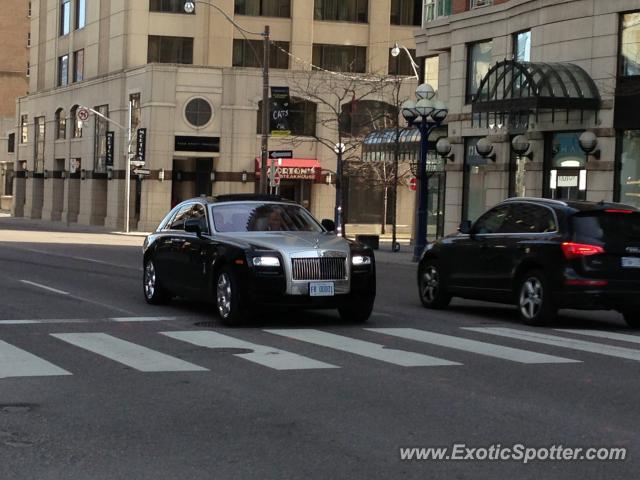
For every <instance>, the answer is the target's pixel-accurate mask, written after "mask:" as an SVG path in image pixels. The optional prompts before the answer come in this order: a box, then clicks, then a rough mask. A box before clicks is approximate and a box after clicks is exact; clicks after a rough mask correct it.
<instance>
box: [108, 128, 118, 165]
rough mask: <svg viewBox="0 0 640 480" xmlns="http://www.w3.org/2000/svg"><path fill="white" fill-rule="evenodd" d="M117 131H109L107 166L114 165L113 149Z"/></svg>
mask: <svg viewBox="0 0 640 480" xmlns="http://www.w3.org/2000/svg"><path fill="white" fill-rule="evenodd" d="M115 135H116V134H115V132H114V131H113V130H109V131H108V132H107V155H106V165H107V167H113V150H114V144H115V138H116V137H115Z"/></svg>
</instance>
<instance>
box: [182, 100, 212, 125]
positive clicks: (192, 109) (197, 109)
mask: <svg viewBox="0 0 640 480" xmlns="http://www.w3.org/2000/svg"><path fill="white" fill-rule="evenodd" d="M184 116H185V117H186V119H187V122H189V123H190V124H191V125H192V126H194V127H204V126H205V125H206V124H207V123H209V122H210V121H211V118H213V107H212V106H211V104H210V103H209V102H207V101H206V100H205V99H204V98H194V99H193V100H190V101H189V103H187V105H186V107H185V108H184Z"/></svg>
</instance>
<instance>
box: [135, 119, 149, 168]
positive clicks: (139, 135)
mask: <svg viewBox="0 0 640 480" xmlns="http://www.w3.org/2000/svg"><path fill="white" fill-rule="evenodd" d="M146 151H147V129H146V128H139V129H138V131H137V132H136V160H137V161H138V162H140V163H142V164H144V161H145V156H146Z"/></svg>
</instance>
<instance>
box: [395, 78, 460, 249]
mask: <svg viewBox="0 0 640 480" xmlns="http://www.w3.org/2000/svg"><path fill="white" fill-rule="evenodd" d="M435 96H436V92H435V90H434V89H433V87H432V86H431V85H429V84H427V83H423V84H422V85H419V86H418V88H417V89H416V97H417V99H418V101H417V102H414V101H413V100H407V101H406V102H404V103H403V104H402V116H403V117H404V118H405V120H406V121H407V123H408V124H409V126H414V127H416V128H417V129H418V130H419V131H420V163H419V168H418V171H417V172H416V177H417V180H418V205H417V208H416V221H415V236H414V242H415V244H414V249H413V261H414V262H417V261H418V260H419V259H420V255H422V251H423V250H424V248H425V246H426V243H427V202H428V198H429V197H428V195H427V193H428V188H429V184H428V177H427V152H428V149H429V134H430V133H431V132H432V131H433V130H434V129H435V128H437V127H439V126H440V125H442V122H444V120H445V119H446V118H447V114H448V113H449V110H448V109H447V107H446V105H445V104H444V103H443V102H441V101H439V100H435Z"/></svg>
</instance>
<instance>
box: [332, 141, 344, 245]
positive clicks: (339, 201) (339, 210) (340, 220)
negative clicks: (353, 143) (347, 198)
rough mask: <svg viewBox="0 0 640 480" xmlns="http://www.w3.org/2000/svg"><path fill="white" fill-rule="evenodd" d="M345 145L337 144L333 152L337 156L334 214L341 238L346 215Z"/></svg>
mask: <svg viewBox="0 0 640 480" xmlns="http://www.w3.org/2000/svg"><path fill="white" fill-rule="evenodd" d="M345 148H346V147H345V144H344V143H337V144H336V146H335V147H334V148H333V151H334V152H335V153H336V156H337V162H338V164H337V166H336V207H335V212H334V220H335V223H336V228H337V230H338V231H337V233H338V235H340V236H343V237H344V215H343V203H344V202H343V196H342V195H343V193H342V192H343V186H344V185H343V184H342V179H343V169H342V155H343V154H344V151H345Z"/></svg>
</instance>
